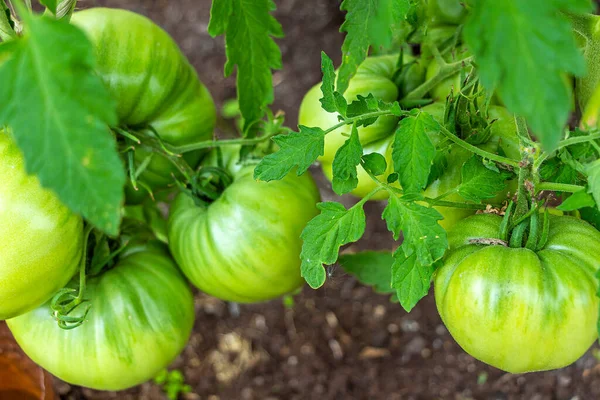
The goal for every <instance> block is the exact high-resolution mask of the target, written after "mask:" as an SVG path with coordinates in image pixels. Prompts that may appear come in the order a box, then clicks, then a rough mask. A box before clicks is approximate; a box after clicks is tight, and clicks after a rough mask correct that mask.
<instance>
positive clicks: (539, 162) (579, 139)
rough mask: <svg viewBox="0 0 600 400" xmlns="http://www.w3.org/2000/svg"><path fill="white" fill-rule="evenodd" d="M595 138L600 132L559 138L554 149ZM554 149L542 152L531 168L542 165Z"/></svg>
mask: <svg viewBox="0 0 600 400" xmlns="http://www.w3.org/2000/svg"><path fill="white" fill-rule="evenodd" d="M596 139H600V133H594V134H591V135H586V136H575V137H572V138H569V139H564V140H561V141H560V142H558V146H557V147H556V150H559V149H562V148H564V147H568V146H572V145H574V144H579V143H586V142H592V143H594V142H593V141H594V140H596ZM556 150H554V151H551V152H543V153H542V154H541V155H540V156H539V157H538V158H537V159H536V160H535V161H534V163H533V169H534V171H537V170H539V168H540V167H541V166H542V163H543V162H544V161H546V160H547V159H548V157H550V156H551V155H552V154H554V153H555V152H556Z"/></svg>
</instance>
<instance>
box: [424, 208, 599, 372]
mask: <svg viewBox="0 0 600 400" xmlns="http://www.w3.org/2000/svg"><path fill="white" fill-rule="evenodd" d="M501 221H502V218H501V217H499V216H497V215H491V214H482V215H475V216H472V217H469V218H467V219H464V220H462V221H461V222H459V223H458V224H457V225H456V226H455V227H454V229H453V230H451V231H450V232H449V234H448V242H449V246H450V248H449V250H448V253H447V254H446V256H445V258H444V265H443V266H442V267H441V268H440V269H439V270H438V271H437V272H436V275H435V300H436V304H437V308H438V311H439V313H440V316H441V317H442V320H443V321H444V324H446V327H447V328H448V330H449V332H450V333H451V334H452V336H453V337H454V339H455V340H456V341H457V342H458V344H459V345H460V346H461V347H462V348H463V349H464V350H465V351H466V352H467V353H469V354H471V355H472V356H473V357H475V358H477V359H479V360H481V361H483V362H485V363H487V364H490V365H492V366H494V367H496V368H500V369H502V370H505V371H508V372H511V373H522V372H531V371H544V370H549V369H555V368H561V367H564V366H567V365H569V364H571V363H572V362H574V361H575V360H577V359H578V358H579V357H581V356H582V355H583V354H584V353H585V351H586V350H587V349H588V348H589V347H590V346H591V345H592V343H593V342H594V341H595V340H596V338H597V335H598V334H597V330H596V329H597V327H596V323H597V320H598V298H597V297H596V291H597V288H598V284H597V280H596V277H595V276H594V275H595V273H596V271H597V269H598V266H599V265H600V253H598V251H597V249H598V248H600V233H599V232H598V231H597V230H596V229H594V228H593V227H592V226H591V225H589V224H588V223H586V222H584V221H582V220H579V219H577V218H573V217H558V216H553V215H551V216H550V225H549V227H550V229H549V235H548V241H547V243H546V244H545V246H544V247H543V248H542V249H541V250H539V251H536V252H534V251H531V250H529V249H526V248H510V247H504V246H501V245H485V244H473V240H477V239H499V238H500V237H499V228H500V223H501Z"/></svg>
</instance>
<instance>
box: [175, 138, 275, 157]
mask: <svg viewBox="0 0 600 400" xmlns="http://www.w3.org/2000/svg"><path fill="white" fill-rule="evenodd" d="M270 138H271V136H261V137H257V138H252V139H226V140H207V141H203V142H199V143H193V144H186V145H183V146H168V148H169V150H172V151H173V152H174V153H178V154H182V153H187V152H190V151H194V150H201V149H210V148H212V147H219V146H235V145H242V146H246V145H252V144H258V143H261V142H264V141H265V140H267V139H270Z"/></svg>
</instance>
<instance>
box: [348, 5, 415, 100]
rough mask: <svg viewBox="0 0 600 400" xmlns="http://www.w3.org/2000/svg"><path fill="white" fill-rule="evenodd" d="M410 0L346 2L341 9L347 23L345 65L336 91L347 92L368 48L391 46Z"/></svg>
mask: <svg viewBox="0 0 600 400" xmlns="http://www.w3.org/2000/svg"><path fill="white" fill-rule="evenodd" d="M409 8H410V0H344V1H343V2H342V5H341V7H340V9H341V10H342V11H346V20H345V21H344V23H343V24H342V27H341V28H340V31H341V32H346V38H345V39H344V43H343V44H342V53H343V56H342V60H343V62H342V65H341V66H340V70H339V73H338V77H337V90H338V92H340V93H344V92H345V91H346V89H347V88H348V83H349V81H350V79H351V78H352V77H353V76H354V74H355V73H356V70H357V69H358V66H359V65H360V64H361V63H362V62H363V60H364V59H365V58H366V57H367V54H368V51H369V47H371V45H375V46H386V47H387V46H389V44H390V43H391V41H392V40H393V37H394V32H393V31H392V26H394V25H395V24H396V23H398V22H400V21H403V20H404V19H405V18H406V14H407V12H408V10H409Z"/></svg>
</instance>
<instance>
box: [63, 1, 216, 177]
mask: <svg viewBox="0 0 600 400" xmlns="http://www.w3.org/2000/svg"><path fill="white" fill-rule="evenodd" d="M72 22H73V23H74V24H75V25H77V26H78V27H79V28H81V29H83V31H84V32H85V33H86V34H87V36H88V38H89V39H90V40H91V42H92V44H93V45H94V48H95V54H96V60H97V63H96V70H97V72H98V74H99V75H100V77H101V78H102V79H103V81H104V83H105V84H106V86H107V88H108V90H109V91H110V93H111V94H112V96H113V98H114V99H115V100H116V102H117V112H118V116H119V125H120V126H127V127H131V128H134V129H144V128H148V127H152V129H153V130H154V131H155V132H156V133H157V134H158V135H159V136H160V138H161V139H162V140H163V141H164V142H165V143H167V144H170V145H172V146H183V145H189V144H194V143H197V142H201V141H204V140H210V139H211V138H212V135H213V129H214V126H215V121H216V109H215V105H214V102H213V100H212V97H211V95H210V93H209V92H208V90H207V89H206V87H205V86H204V85H203V84H202V82H200V80H199V79H198V75H197V74H196V71H195V70H194V68H193V67H192V66H191V65H190V63H189V62H188V60H187V59H186V58H185V56H184V55H183V53H182V52H181V50H180V49H179V47H177V44H176V43H175V42H174V41H173V39H172V38H171V37H170V36H169V35H168V34H167V33H166V32H165V31H164V30H162V29H161V28H160V27H159V26H158V25H156V24H155V23H154V22H152V21H151V20H149V19H148V18H146V17H143V16H141V15H139V14H135V13H133V12H131V11H126V10H119V9H108V8H91V9H88V10H84V11H80V12H76V13H74V14H73V18H72ZM146 156H147V153H141V152H140V153H139V154H136V159H137V161H138V163H139V162H141V160H142V159H143V158H144V157H146ZM160 158H162V157H160V156H154V157H153V160H152V161H151V163H150V165H149V166H148V171H149V173H148V174H142V176H141V179H143V180H147V183H148V184H150V185H151V186H152V187H163V186H165V185H167V184H169V183H172V181H173V179H172V177H171V174H172V173H174V172H176V171H177V170H176V169H175V167H173V166H172V165H170V163H168V162H167V161H166V160H164V159H163V160H159V159H160Z"/></svg>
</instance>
